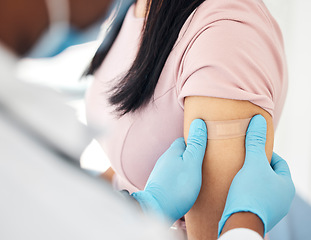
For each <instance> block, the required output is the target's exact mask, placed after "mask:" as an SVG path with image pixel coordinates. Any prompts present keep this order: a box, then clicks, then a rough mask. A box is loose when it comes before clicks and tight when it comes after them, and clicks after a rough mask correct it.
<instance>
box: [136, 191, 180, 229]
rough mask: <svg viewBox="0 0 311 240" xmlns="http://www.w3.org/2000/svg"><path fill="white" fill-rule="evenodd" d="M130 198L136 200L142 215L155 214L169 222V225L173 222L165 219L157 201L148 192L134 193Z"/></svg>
mask: <svg viewBox="0 0 311 240" xmlns="http://www.w3.org/2000/svg"><path fill="white" fill-rule="evenodd" d="M131 196H132V197H133V198H135V199H136V201H137V202H138V203H139V205H140V207H141V209H142V210H143V212H144V213H147V214H148V213H149V214H155V215H156V216H157V217H159V218H160V219H165V220H166V221H168V220H169V222H170V223H171V224H172V223H173V222H174V221H170V219H168V218H167V216H166V215H165V214H164V212H163V210H162V208H161V207H160V205H159V203H158V202H157V200H156V199H155V198H154V197H153V196H152V195H151V194H150V193H149V192H146V191H139V192H134V193H132V194H131Z"/></svg>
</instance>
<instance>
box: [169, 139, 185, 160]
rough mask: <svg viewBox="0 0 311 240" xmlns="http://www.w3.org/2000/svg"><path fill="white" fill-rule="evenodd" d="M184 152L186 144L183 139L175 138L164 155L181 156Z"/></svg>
mask: <svg viewBox="0 0 311 240" xmlns="http://www.w3.org/2000/svg"><path fill="white" fill-rule="evenodd" d="M185 150H186V143H185V140H184V138H182V137H181V138H177V139H176V140H175V141H174V142H173V143H172V144H171V146H170V147H169V149H168V150H167V151H166V153H173V154H174V155H178V156H182V155H183V153H184V151H185Z"/></svg>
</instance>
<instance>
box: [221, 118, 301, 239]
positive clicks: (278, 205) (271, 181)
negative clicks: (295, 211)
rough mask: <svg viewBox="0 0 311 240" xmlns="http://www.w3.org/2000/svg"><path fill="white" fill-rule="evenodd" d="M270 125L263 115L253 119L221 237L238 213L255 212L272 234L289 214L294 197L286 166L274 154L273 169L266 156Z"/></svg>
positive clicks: (233, 185)
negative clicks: (276, 226)
mask: <svg viewBox="0 0 311 240" xmlns="http://www.w3.org/2000/svg"><path fill="white" fill-rule="evenodd" d="M266 132H267V124H266V121H265V119H264V118H263V117H262V116H261V115H256V116H255V117H253V118H252V120H251V122H250V124H249V127H248V130H247V133H246V139H245V147H246V156H245V162H244V165H243V167H242V169H241V170H240V171H239V172H238V173H237V175H236V176H235V178H234V179H233V181H232V184H231V186H230V189H229V193H228V196H227V201H226V206H225V209H224V212H223V214H222V217H221V220H220V222H219V226H218V227H219V228H218V233H219V235H220V233H221V231H222V229H223V226H224V225H225V222H226V221H227V219H228V218H229V217H230V216H231V215H232V214H233V213H236V212H252V213H254V214H256V215H257V216H258V217H259V218H260V219H261V220H262V222H263V224H264V229H265V233H267V232H268V231H270V230H271V229H272V228H273V227H274V226H275V225H276V224H277V223H278V222H279V221H280V220H281V219H282V218H283V217H284V216H285V215H286V214H287V213H288V211H289V208H290V205H291V203H292V200H293V198H294V195H295V187H294V184H293V182H292V179H291V175H290V171H289V168H288V165H287V163H286V162H285V161H284V160H283V159H282V158H281V157H279V156H278V155H277V154H275V153H273V156H272V161H271V165H270V164H269V162H268V159H267V157H266V152H265V144H266Z"/></svg>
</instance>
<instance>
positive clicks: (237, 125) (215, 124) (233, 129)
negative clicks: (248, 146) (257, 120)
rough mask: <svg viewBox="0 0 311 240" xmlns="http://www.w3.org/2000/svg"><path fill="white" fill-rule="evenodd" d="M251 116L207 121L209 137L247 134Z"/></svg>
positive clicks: (217, 137) (235, 136)
mask: <svg viewBox="0 0 311 240" xmlns="http://www.w3.org/2000/svg"><path fill="white" fill-rule="evenodd" d="M250 120H251V118H246V119H237V120H228V121H205V123H206V127H207V138H208V139H215V140H216V139H230V138H238V137H243V136H245V135H246V131H247V128H248V124H249V122H250Z"/></svg>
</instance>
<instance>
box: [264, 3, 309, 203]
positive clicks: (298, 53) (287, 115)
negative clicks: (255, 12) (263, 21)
mask: <svg viewBox="0 0 311 240" xmlns="http://www.w3.org/2000/svg"><path fill="white" fill-rule="evenodd" d="M264 2H265V3H266V5H267V7H268V8H269V10H270V11H271V13H272V15H273V16H274V17H275V18H276V20H277V21H278V23H279V25H280V27H281V29H282V32H283V36H284V42H285V49H286V53H287V60H288V70H289V87H288V95H287V99H286V103H285V107H284V111H283V114H282V117H281V120H280V124H279V126H278V128H277V131H276V136H275V149H274V150H275V152H277V153H278V154H279V155H281V156H282V157H284V158H285V159H286V160H287V161H288V163H289V165H290V167H291V171H292V177H293V179H294V182H295V185H296V190H297V192H298V193H299V194H301V195H302V197H303V198H304V199H305V200H307V201H308V202H309V203H311V1H310V0H264Z"/></svg>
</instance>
